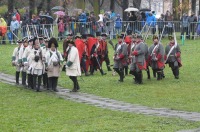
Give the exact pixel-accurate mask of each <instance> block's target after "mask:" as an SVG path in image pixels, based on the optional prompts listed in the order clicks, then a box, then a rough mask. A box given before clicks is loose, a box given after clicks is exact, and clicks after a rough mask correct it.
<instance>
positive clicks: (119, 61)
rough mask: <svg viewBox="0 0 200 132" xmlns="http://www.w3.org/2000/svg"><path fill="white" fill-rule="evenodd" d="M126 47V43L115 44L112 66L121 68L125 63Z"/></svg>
mask: <svg viewBox="0 0 200 132" xmlns="http://www.w3.org/2000/svg"><path fill="white" fill-rule="evenodd" d="M127 57H128V47H127V45H126V44H116V46H115V53H114V66H113V68H118V69H121V68H123V67H124V66H125V65H126V64H127Z"/></svg>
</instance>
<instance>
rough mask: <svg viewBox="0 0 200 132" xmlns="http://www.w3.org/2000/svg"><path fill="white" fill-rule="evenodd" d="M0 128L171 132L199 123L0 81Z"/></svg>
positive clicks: (9, 129)
mask: <svg viewBox="0 0 200 132" xmlns="http://www.w3.org/2000/svg"><path fill="white" fill-rule="evenodd" d="M0 95H1V96H0V100H1V105H0V109H1V110H0V128H1V131H2V132H10V131H34V132H39V131H54V132H56V131H59V132H62V131H63V132H68V131H69V132H72V131H124V132H128V131H130V132H132V131H134V132H136V131H138V132H142V131H148V132H155V131H156V132H160V131H162V132H172V131H177V130H183V129H193V128H197V127H199V126H200V122H192V121H184V120H181V119H176V118H163V117H153V116H144V115H138V114H131V113H124V112H117V111H111V110H107V109H101V108H96V107H94V106H89V105H86V104H81V103H75V102H71V101H67V100H64V99H62V98H59V97H57V96H56V95H55V94H53V93H47V92H41V93H36V92H33V91H31V90H28V89H24V88H20V87H17V86H11V85H8V84H4V83H0Z"/></svg>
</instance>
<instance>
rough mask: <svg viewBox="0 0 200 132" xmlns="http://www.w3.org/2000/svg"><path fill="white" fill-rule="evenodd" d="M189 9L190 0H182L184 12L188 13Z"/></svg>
mask: <svg viewBox="0 0 200 132" xmlns="http://www.w3.org/2000/svg"><path fill="white" fill-rule="evenodd" d="M188 11H189V0H182V13H186V14H188Z"/></svg>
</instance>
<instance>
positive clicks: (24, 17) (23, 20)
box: [21, 10, 30, 37]
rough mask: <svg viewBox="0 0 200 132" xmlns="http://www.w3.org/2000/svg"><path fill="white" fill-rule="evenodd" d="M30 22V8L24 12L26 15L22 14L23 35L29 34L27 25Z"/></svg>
mask: <svg viewBox="0 0 200 132" xmlns="http://www.w3.org/2000/svg"><path fill="white" fill-rule="evenodd" d="M29 23H30V19H29V12H28V10H26V12H25V13H24V15H23V16H22V25H21V27H22V36H23V37H25V36H27V31H26V30H27V25H28V24H29Z"/></svg>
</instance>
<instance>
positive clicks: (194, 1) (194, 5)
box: [192, 0, 197, 13]
mask: <svg viewBox="0 0 200 132" xmlns="http://www.w3.org/2000/svg"><path fill="white" fill-rule="evenodd" d="M196 3H197V1H196V0H192V12H194V13H195V12H196Z"/></svg>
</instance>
